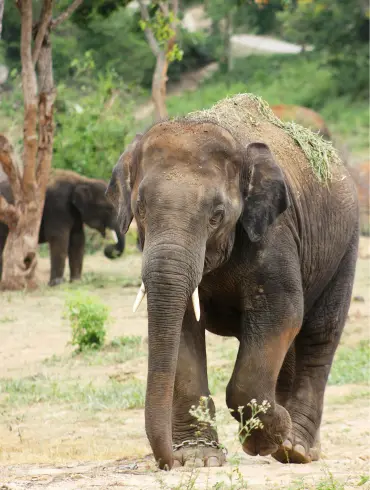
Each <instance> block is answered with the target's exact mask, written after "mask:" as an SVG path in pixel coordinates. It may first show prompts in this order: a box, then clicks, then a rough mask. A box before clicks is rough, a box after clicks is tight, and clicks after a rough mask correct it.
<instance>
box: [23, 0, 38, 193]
mask: <svg viewBox="0 0 370 490" xmlns="http://www.w3.org/2000/svg"><path fill="white" fill-rule="evenodd" d="M20 9H21V22H22V24H21V60H22V88H23V100H24V123H23V124H24V125H23V141H24V151H23V165H24V171H23V182H22V186H23V191H24V194H25V198H26V201H30V200H32V199H33V198H34V192H35V184H36V182H35V167H36V156H37V81H36V73H35V68H34V64H33V60H32V0H21V3H20Z"/></svg>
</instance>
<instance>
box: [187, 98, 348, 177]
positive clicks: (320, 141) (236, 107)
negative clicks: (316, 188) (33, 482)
mask: <svg viewBox="0 0 370 490" xmlns="http://www.w3.org/2000/svg"><path fill="white" fill-rule="evenodd" d="M185 119H186V120H191V121H208V122H213V123H215V124H218V125H220V126H222V127H224V128H225V129H227V130H228V131H229V132H230V133H231V134H232V135H233V137H234V138H235V139H236V141H237V142H238V143H239V144H240V145H241V146H242V147H246V146H247V145H248V144H249V143H251V142H253V141H261V142H264V143H266V144H267V145H268V146H269V147H270V149H271V151H272V153H273V155H274V156H275V158H276V160H277V162H278V163H279V165H280V166H281V168H282V169H283V170H284V171H285V173H286V174H288V175H290V176H291V177H292V179H293V180H297V179H298V180H299V181H301V182H302V181H306V182H307V181H308V182H309V181H312V180H313V181H316V182H321V183H327V182H328V181H329V180H331V179H332V178H336V177H339V178H340V176H341V175H343V173H344V172H345V169H344V167H343V165H342V162H341V161H340V158H339V156H338V153H337V151H336V150H335V148H334V147H333V145H332V143H331V142H330V141H327V140H326V139H324V138H322V137H321V136H319V135H318V134H316V133H314V132H312V131H311V130H310V129H308V128H305V127H303V126H301V125H299V124H297V123H295V122H283V121H281V120H280V119H279V118H278V117H277V116H276V115H275V114H274V112H273V111H272V110H271V108H270V107H269V105H268V104H267V103H266V102H265V101H264V100H262V99H261V98H260V97H258V96H256V95H254V94H239V95H236V96H234V97H230V98H226V99H223V100H221V101H220V102H218V103H217V104H215V105H214V106H213V107H212V108H211V109H207V110H203V111H197V112H192V113H189V114H188V115H187V116H186V117H185Z"/></svg>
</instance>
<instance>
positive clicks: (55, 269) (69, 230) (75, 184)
mask: <svg viewBox="0 0 370 490" xmlns="http://www.w3.org/2000/svg"><path fill="white" fill-rule="evenodd" d="M106 188H107V184H106V183H105V182H104V181H102V180H97V179H88V178H86V177H82V176H81V175H79V174H77V173H75V172H71V171H65V170H54V171H52V174H51V176H50V179H49V183H48V188H47V191H46V198H45V206H44V211H43V215H42V220H41V227H40V233H39V243H45V242H47V243H49V248H50V260H51V270H50V281H49V285H50V286H55V285H57V284H60V283H61V282H62V281H63V275H64V268H65V261H66V258H67V257H68V261H69V269H70V280H71V281H74V280H77V279H80V278H81V273H82V263H83V256H84V250H85V233H84V224H86V225H87V226H89V227H91V228H94V229H95V230H98V231H99V232H100V233H101V235H102V236H105V230H106V228H109V229H111V230H114V231H115V232H116V234H117V239H118V241H117V243H115V244H110V245H107V246H106V247H105V250H104V254H105V256H106V257H108V258H111V259H113V258H115V257H118V256H120V255H121V254H122V253H123V251H124V248H125V238H124V235H123V234H122V233H121V232H120V230H119V228H118V226H117V220H116V212H115V210H114V208H113V206H112V204H111V203H110V202H109V201H108V200H107V198H106V196H105V192H106ZM0 194H2V195H4V196H5V198H6V199H7V200H8V201H10V202H13V196H12V193H11V189H10V185H9V183H8V181H2V182H0ZM7 235H8V227H7V226H6V225H5V224H4V223H0V278H1V269H2V267H1V265H2V264H1V257H2V252H3V249H4V246H5V242H6V237H7Z"/></svg>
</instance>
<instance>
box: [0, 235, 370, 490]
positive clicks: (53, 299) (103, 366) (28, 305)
mask: <svg viewBox="0 0 370 490" xmlns="http://www.w3.org/2000/svg"><path fill="white" fill-rule="evenodd" d="M140 261H141V257H140V255H138V254H131V255H126V257H124V258H122V259H119V260H117V261H115V262H111V261H107V260H106V259H105V258H104V257H103V256H102V255H100V254H98V255H95V256H90V257H88V258H87V260H86V264H85V281H84V283H83V284H82V285H81V288H82V289H84V288H85V289H86V290H88V291H93V293H94V294H95V295H96V296H98V297H99V298H100V299H101V300H102V301H104V303H105V304H107V305H108V306H109V307H110V310H111V315H112V321H111V323H110V325H109V331H108V338H107V344H109V343H110V341H111V340H112V339H113V338H115V337H118V336H123V335H124V336H125V337H124V338H125V339H127V338H129V339H132V338H139V339H140V338H141V340H140V342H141V344H140V345H141V347H140V349H141V350H140V351H137V352H134V351H127V350H118V351H117V350H114V349H113V348H112V349H107V350H105V351H103V352H98V353H96V354H95V355H92V356H88V357H86V358H84V357H80V356H74V355H72V347H71V345H70V344H69V341H70V336H71V334H70V328H69V326H68V323H67V321H66V319H65V318H63V310H64V305H65V301H66V298H67V297H68V295H70V294H74V291H76V289H75V286H73V287H72V288H71V287H68V286H64V287H63V288H59V289H52V290H50V289H47V288H45V289H41V290H39V291H37V292H34V293H32V294H22V293H7V294H3V295H2V296H1V298H0V335H1V339H2V342H1V344H0V464H1V466H0V488H1V489H2V490H5V489H26V488H27V489H29V488H35V489H38V488H47V489H64V490H72V489H108V488H109V489H110V488H113V489H114V488H117V489H118V488H125V489H140V490H146V489H148V490H149V489H182V488H192V489H193V490H195V489H206V488H208V489H212V488H214V489H230V490H231V489H233V490H235V489H236V488H246V485H247V484H248V488H253V489H265V488H267V489H269V488H271V489H273V488H274V489H292V490H293V489H294V490H303V489H309V488H321V489H322V490H326V489H333V490H334V489H342V488H345V489H347V488H358V487H357V485H358V484H359V483H360V482H364V485H363V486H361V487H360V488H369V482H366V478H367V477H368V475H369V465H370V425H369V423H370V409H369V394H370V391H369V385H366V384H363V383H362V384H358V383H357V384H355V383H352V382H345V380H344V382H340V383H339V385H338V384H337V385H333V384H331V385H330V386H329V387H328V389H327V393H326V399H325V411H324V417H323V424H322V446H323V459H322V460H321V461H319V462H315V463H312V464H310V465H281V464H280V463H277V462H276V461H275V460H273V459H272V458H271V457H257V458H252V457H249V456H246V455H245V454H244V453H243V452H242V451H241V448H240V446H239V444H238V443H237V442H236V441H235V434H236V429H237V427H236V423H235V422H234V421H233V419H232V418H231V417H230V416H229V414H227V413H226V407H225V401H224V396H225V395H224V393H225V387H226V384H227V382H228V379H229V376H230V374H231V370H232V367H233V363H234V360H235V355H236V349H237V342H236V341H235V339H223V338H221V337H217V336H214V335H212V334H209V335H207V345H208V353H209V359H208V363H209V366H210V368H209V374H210V382H211V385H212V386H213V388H212V390H213V391H214V392H215V393H216V394H215V396H214V398H215V401H216V406H217V408H218V410H219V411H220V412H221V413H223V414H224V416H223V418H222V421H221V423H220V426H219V433H220V438H221V440H222V442H223V443H224V444H225V445H226V447H227V448H228V450H229V457H228V459H229V460H228V463H227V465H226V466H225V467H223V468H211V469H206V468H202V469H193V470H192V469H190V468H184V469H176V470H174V471H172V472H170V473H163V472H158V471H157V470H156V468H155V465H154V462H153V459H152V457H151V455H150V454H151V451H150V447H149V444H148V441H147V439H146V436H145V428H144V413H143V402H144V398H143V396H144V390H145V379H146V362H147V360H146V359H147V357H146V353H147V344H146V336H147V318H146V308H145V304H143V305H142V306H141V307H140V308H139V311H138V312H137V314H136V315H134V314H133V313H132V303H133V301H134V298H135V295H136V288H122V282H123V280H125V281H127V280H131V281H134V280H138V278H139V274H140ZM48 267H49V266H48V261H47V259H42V260H41V267H40V277H41V279H43V280H44V281H45V282H46V280H47V275H48ZM369 290H370V239H362V240H361V250H360V257H359V261H358V266H357V275H356V283H355V289H354V294H353V296H354V298H356V300H355V301H353V304H352V305H351V310H350V314H349V318H348V322H347V326H346V328H345V331H344V334H343V337H342V341H341V344H342V347H343V348H345V349H355V348H357V346H358V345H360V344H359V342H360V341H363V340H366V339H369V319H370V311H369V306H370V291H369ZM132 336H136V337H132ZM138 336H139V337H138ZM351 352H355V351H353V350H351ZM356 362H357V361H356V359H355V360H354V361H349V362H348V367H347V366H346V365H345V364H344V367H342V368H341V369H344V371H343V372H340V373H339V374H340V376H344V377H346V376H347V369H348V370H351V369H354V368H355V364H356ZM338 369H339V368H338ZM338 372H339V371H338ZM337 376H338V373H337ZM128 406H131V407H132V408H128ZM235 456H237V458H235ZM236 460H238V462H236ZM230 475H232V478H233V481H234V484H235V485H234V486H232V484H231V483H230ZM238 475H239V476H238ZM330 475H332V476H330ZM237 478H239V483H238V484H237ZM331 478H332V479H334V480H336V481H338V482H342V483H343V485H344V486H343V487H341V486H339V484H338V486H333V485H332V486H323V485H324V483H323V482H329V483H330V479H331ZM192 480H194V481H195V483H194V485H193V486H191V481H192ZM222 481H223V482H225V486H223V487H222V486H221V482H222ZM302 482H303V483H302ZM318 482H322V487H318ZM329 483H328V485H329ZM217 485H218V486H217ZM238 485H239V486H238Z"/></svg>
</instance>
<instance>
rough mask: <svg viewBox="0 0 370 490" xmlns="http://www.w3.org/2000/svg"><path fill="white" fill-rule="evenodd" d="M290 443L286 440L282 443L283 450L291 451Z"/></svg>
mask: <svg viewBox="0 0 370 490" xmlns="http://www.w3.org/2000/svg"><path fill="white" fill-rule="evenodd" d="M292 447H293V446H292V443H291V442H290V441H289V439H286V440H285V441H284V442H283V448H284V449H286V450H287V451H290V450H291V449H292Z"/></svg>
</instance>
